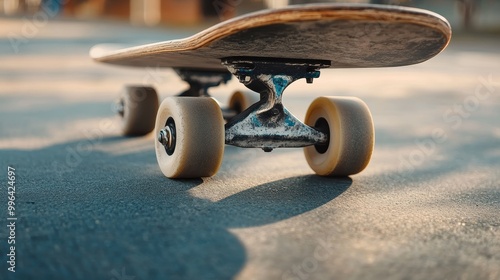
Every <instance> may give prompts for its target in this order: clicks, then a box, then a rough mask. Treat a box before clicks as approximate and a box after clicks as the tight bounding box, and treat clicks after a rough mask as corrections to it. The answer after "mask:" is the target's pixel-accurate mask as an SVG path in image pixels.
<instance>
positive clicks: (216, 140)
mask: <svg viewBox="0 0 500 280" xmlns="http://www.w3.org/2000/svg"><path fill="white" fill-rule="evenodd" d="M155 132H156V135H158V139H156V140H155V150H156V159H157V161H158V165H159V166H160V169H161V171H162V172H163V174H164V175H165V176H166V177H168V178H200V177H210V176H213V175H215V173H217V171H218V170H219V167H220V165H221V163H222V157H223V154H224V120H223V118H222V112H221V110H220V107H219V105H218V104H217V102H215V100H213V99H212V98H208V97H169V98H166V99H165V100H164V101H163V102H162V103H161V105H160V109H159V110H158V115H157V117H156V125H155Z"/></svg>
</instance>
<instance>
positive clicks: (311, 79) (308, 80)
mask: <svg viewBox="0 0 500 280" xmlns="http://www.w3.org/2000/svg"><path fill="white" fill-rule="evenodd" d="M306 81H307V83H308V84H312V83H313V81H314V78H306Z"/></svg>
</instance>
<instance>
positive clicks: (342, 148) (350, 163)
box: [304, 96, 375, 176]
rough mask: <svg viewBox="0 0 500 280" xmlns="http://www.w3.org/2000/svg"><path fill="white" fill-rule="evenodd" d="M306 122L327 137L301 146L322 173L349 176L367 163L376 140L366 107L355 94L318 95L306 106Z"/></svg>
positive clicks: (314, 168) (316, 170) (308, 159)
mask: <svg viewBox="0 0 500 280" xmlns="http://www.w3.org/2000/svg"><path fill="white" fill-rule="evenodd" d="M305 123H306V124H307V125H309V126H312V127H315V128H317V129H318V130H320V131H322V132H324V133H327V134H328V136H329V140H328V143H327V144H326V145H315V146H310V147H306V148H304V153H305V156H306V160H307V162H308V164H309V166H310V167H311V168H312V169H313V170H314V172H316V173H317V174H318V175H321V176H349V175H353V174H356V173H359V172H361V171H363V169H365V168H366V166H367V165H368V163H369V161H370V158H371V155H372V151H373V145H374V142H375V135H374V127H373V120H372V116H371V113H370V110H369V109H368V106H366V104H365V103H364V102H363V101H362V100H361V99H359V98H355V97H339V96H332V97H320V98H318V99H316V100H314V101H313V103H312V104H311V106H310V107H309V109H308V111H307V114H306V119H305Z"/></svg>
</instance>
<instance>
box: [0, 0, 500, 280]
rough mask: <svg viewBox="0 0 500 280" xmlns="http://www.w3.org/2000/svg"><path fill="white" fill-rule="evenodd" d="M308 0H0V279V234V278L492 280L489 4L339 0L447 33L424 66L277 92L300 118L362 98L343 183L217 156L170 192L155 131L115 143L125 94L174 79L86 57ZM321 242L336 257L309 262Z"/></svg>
mask: <svg viewBox="0 0 500 280" xmlns="http://www.w3.org/2000/svg"><path fill="white" fill-rule="evenodd" d="M315 2H319V1H297V0H290V1H286V0H280V1H278V0H274V1H272V0H268V1H263V0H205V1H203V0H0V168H5V169H4V172H6V169H7V168H6V167H7V166H14V167H15V168H16V169H17V170H19V181H18V185H17V186H18V189H17V191H18V196H17V198H16V207H17V210H18V213H19V225H18V227H17V229H16V230H17V240H19V242H18V243H19V244H16V246H18V248H17V252H16V256H18V261H19V262H18V265H19V269H18V271H17V272H16V274H9V275H8V276H6V277H4V274H1V273H3V272H6V260H7V254H6V253H5V252H7V249H8V248H7V245H8V244H7V236H8V234H9V233H8V232H7V229H8V228H7V227H5V224H4V225H1V226H0V252H2V254H1V255H0V263H3V264H4V265H3V266H1V267H0V269H1V270H0V279H16V280H17V279H51V280H54V279H108V280H109V279H112V280H119V279H137V280H139V279H172V278H173V279H181V278H185V279H232V278H236V279H292V277H293V276H295V274H293V273H294V271H295V269H297V267H299V268H303V271H308V274H307V275H301V274H299V275H296V276H297V277H293V278H294V279H306V277H307V278H308V279H332V278H333V277H335V278H336V279H500V267H499V265H498V264H499V263H500V242H499V241H500V216H499V215H498V213H500V183H499V182H500V175H499V172H498V171H499V170H500V117H499V112H500V94H499V93H500V80H499V79H500V67H499V66H500V48H499V46H500V36H499V35H500V0H480V1H471V0H461V1H458V0H413V1H349V2H363V3H367V2H371V3H379V4H380V3H386V4H395V5H404V6H413V7H420V8H425V9H428V10H431V11H434V12H437V13H439V14H441V15H443V16H444V17H446V18H447V19H448V21H449V22H450V23H451V24H452V26H453V38H452V40H451V43H450V45H449V46H448V47H447V48H446V50H445V51H443V52H442V53H441V54H439V55H438V56H436V57H435V58H433V59H431V60H429V61H427V62H425V63H421V64H418V65H412V66H408V67H396V68H383V69H337V70H333V69H332V70H325V71H322V73H321V75H322V78H321V79H317V80H315V81H314V84H313V85H308V84H306V82H305V81H298V82H296V83H294V84H293V85H291V86H290V88H288V89H287V92H286V94H285V96H284V98H285V99H286V100H285V102H286V106H287V108H288V109H289V110H290V111H291V112H293V114H294V115H296V116H297V117H298V118H299V119H304V116H305V113H306V110H307V107H308V104H310V103H311V102H312V100H313V99H315V98H316V97H318V96H325V95H343V96H356V97H360V98H362V99H363V100H364V101H365V102H366V103H367V104H368V106H369V107H370V110H371V112H372V115H373V118H374V123H375V130H376V139H377V140H376V144H375V145H376V147H375V150H374V154H373V157H372V160H371V163H370V165H369V166H368V168H367V169H366V170H365V171H363V172H362V173H361V174H358V175H355V176H353V178H352V179H351V178H346V179H345V180H344V179H339V180H335V179H334V180H330V179H324V178H320V177H317V176H313V175H312V171H311V170H310V169H309V167H308V166H307V163H306V161H305V159H304V157H303V152H302V150H301V149H281V150H277V151H275V152H273V153H271V154H268V153H264V152H262V151H260V150H258V149H239V148H235V147H230V146H227V147H226V152H225V155H224V161H223V164H222V167H221V170H220V171H219V173H218V174H217V175H216V176H215V177H213V178H210V179H203V180H193V181H172V180H168V179H166V178H164V177H163V175H162V174H161V171H160V170H159V168H158V165H157V162H156V156H155V151H154V145H153V141H154V136H153V135H152V134H150V135H148V136H145V137H138V138H123V137H120V127H121V119H120V118H119V117H118V115H117V114H115V112H114V111H113V108H114V107H113V106H112V104H113V100H115V99H116V98H117V97H118V96H119V92H120V90H121V88H122V86H123V85H124V84H134V85H136V84H139V85H144V84H145V85H153V86H155V87H156V89H157V90H158V93H159V95H160V97H161V98H164V97H167V96H173V95H175V94H178V93H180V92H182V91H184V90H186V87H187V86H186V84H185V83H184V82H183V81H182V80H181V79H180V78H179V77H178V76H177V75H176V74H175V73H174V71H172V70H170V69H159V68H157V67H156V68H155V67H150V68H126V67H109V66H106V65H102V64H98V63H96V62H94V61H92V60H91V59H90V57H89V55H88V53H89V50H90V48H91V47H92V46H94V45H96V44H100V43H118V44H131V45H135V44H139V43H154V42H159V41H166V40H172V39H179V38H185V37H187V36H190V35H192V34H194V33H195V32H197V31H201V30H203V29H204V28H206V27H208V26H210V25H212V24H215V23H218V22H220V21H222V20H224V19H228V18H231V17H234V16H237V15H241V14H244V13H248V12H251V11H256V10H260V9H264V8H266V7H270V8H278V7H283V6H286V5H288V4H297V3H315ZM323 2H326V1H323ZM330 2H332V1H330ZM339 2H340V1H339ZM343 2H348V1H343ZM244 89H245V88H244V87H243V86H242V85H241V84H240V83H239V82H238V81H237V79H233V80H232V81H230V82H229V83H228V84H227V85H222V86H220V87H218V88H214V89H213V90H212V91H211V94H212V95H213V96H214V97H216V98H217V99H218V100H219V101H221V103H224V102H225V103H226V104H227V100H228V99H229V97H230V93H232V92H233V91H235V90H244ZM436 131H437V132H444V135H446V137H447V138H446V140H443V141H444V142H442V141H439V142H437V141H435V140H434V139H435V138H434V137H435V136H434V135H435V132H436ZM422 143H423V144H422ZM3 174H6V173H2V175H1V176H5V175H3ZM3 178H4V180H6V178H5V177H3ZM4 190H5V189H4ZM17 205H19V206H17ZM3 207H5V208H3ZM0 208H2V209H5V210H6V208H7V195H6V193H4V194H0ZM3 213H4V214H2V215H7V213H6V212H3ZM0 218H2V217H0ZM3 218H5V216H3ZM5 223H6V222H5ZM323 240H327V241H328V242H326V243H328V244H329V245H328V250H327V251H328V252H331V254H330V255H329V257H328V258H327V259H325V260H323V261H317V262H311V261H314V260H315V259H313V256H314V257H315V256H316V250H317V249H318V248H320V249H321V248H322V247H319V246H320V245H321V246H323V245H322V244H324V242H322V241H323ZM311 264H312V265H314V269H309V268H311ZM172 275H174V277H172ZM299 276H300V277H299Z"/></svg>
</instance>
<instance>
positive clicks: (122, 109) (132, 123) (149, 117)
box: [117, 86, 159, 136]
mask: <svg viewBox="0 0 500 280" xmlns="http://www.w3.org/2000/svg"><path fill="white" fill-rule="evenodd" d="M117 105H118V110H117V111H118V114H119V115H120V116H121V119H122V121H121V130H122V133H123V135H125V136H142V135H146V134H148V133H150V132H151V131H153V129H154V127H155V118H156V112H157V111H158V106H159V101H158V94H157V93H156V90H155V89H154V88H152V87H144V86H127V87H125V89H124V90H123V92H122V94H121V96H120V99H119V100H118V104H117Z"/></svg>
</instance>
